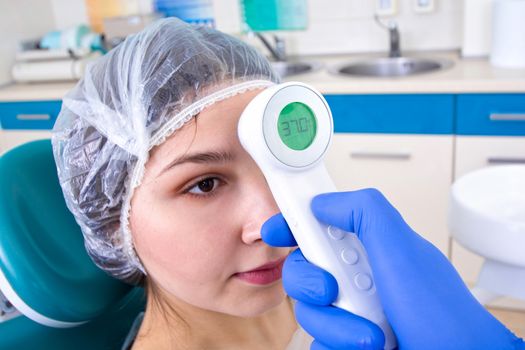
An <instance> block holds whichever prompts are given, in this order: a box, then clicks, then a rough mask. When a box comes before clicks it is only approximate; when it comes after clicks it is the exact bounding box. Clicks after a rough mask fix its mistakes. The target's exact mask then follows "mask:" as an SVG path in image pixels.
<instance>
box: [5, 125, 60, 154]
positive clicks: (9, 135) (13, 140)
mask: <svg viewBox="0 0 525 350" xmlns="http://www.w3.org/2000/svg"><path fill="white" fill-rule="evenodd" d="M50 138H51V131H50V130H0V154H3V153H4V152H7V151H8V150H10V149H11V148H14V147H16V146H19V145H21V144H24V143H26V142H29V141H34V140H42V139H50Z"/></svg>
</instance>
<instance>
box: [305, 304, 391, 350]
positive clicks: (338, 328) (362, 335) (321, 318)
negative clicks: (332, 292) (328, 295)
mask: <svg viewBox="0 0 525 350" xmlns="http://www.w3.org/2000/svg"><path fill="white" fill-rule="evenodd" d="M295 317H296V318H297V321H298V322H299V324H300V325H301V327H303V328H304V330H305V331H306V332H308V333H309V334H310V335H311V336H312V337H314V338H315V340H316V341H317V342H319V343H322V344H323V345H324V346H325V348H326V346H329V348H330V347H331V348H334V349H359V350H365V349H366V350H369V349H370V350H371V349H377V350H380V349H383V347H384V344H385V336H384V335H383V331H382V330H381V328H379V327H378V326H377V325H375V324H374V323H373V322H370V321H368V320H367V319H364V318H362V317H359V316H357V315H354V314H352V313H350V312H347V311H345V310H342V309H339V308H337V307H334V306H317V305H311V304H307V303H303V302H300V301H298V302H297V303H296V305H295ZM327 344H328V345H327ZM316 346H319V347H320V346H321V345H316ZM320 349H323V348H322V347H320Z"/></svg>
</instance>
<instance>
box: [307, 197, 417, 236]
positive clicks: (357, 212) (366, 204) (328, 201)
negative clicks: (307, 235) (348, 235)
mask: <svg viewBox="0 0 525 350" xmlns="http://www.w3.org/2000/svg"><path fill="white" fill-rule="evenodd" d="M311 209H312V212H313V214H314V216H315V217H316V218H317V220H319V221H321V222H323V223H325V224H328V225H333V226H336V227H339V228H340V229H343V230H345V231H349V232H354V233H356V234H357V236H358V237H360V238H361V236H362V234H363V233H366V232H367V231H371V230H374V231H375V230H376V229H377V228H379V229H380V230H379V231H381V232H383V231H386V232H389V231H388V230H384V228H385V225H386V226H390V225H392V224H403V225H405V226H407V227H408V225H406V223H405V222H404V220H403V218H402V217H401V215H400V214H399V212H398V211H397V210H396V209H395V208H394V207H393V206H392V205H391V204H390V202H389V201H388V200H387V199H386V198H385V197H384V196H383V194H382V193H381V192H379V191H378V190H376V189H374V188H367V189H364V190H358V191H350V192H333V193H323V194H320V195H318V196H315V197H314V198H313V199H312V203H311Z"/></svg>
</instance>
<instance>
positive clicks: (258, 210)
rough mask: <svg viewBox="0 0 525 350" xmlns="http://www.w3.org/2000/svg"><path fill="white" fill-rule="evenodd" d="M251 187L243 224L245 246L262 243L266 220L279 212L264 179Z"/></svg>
mask: <svg viewBox="0 0 525 350" xmlns="http://www.w3.org/2000/svg"><path fill="white" fill-rule="evenodd" d="M261 178H262V181H261V179H258V181H257V182H256V183H252V184H251V185H250V187H251V189H250V190H249V192H251V195H250V194H249V195H247V196H245V198H248V199H247V202H246V203H245V204H246V206H245V207H244V208H245V216H244V217H245V222H244V223H243V230H242V241H243V242H244V243H245V244H254V243H257V242H258V241H261V240H262V239H261V228H262V225H263V224H264V222H265V221H266V220H268V219H269V218H270V217H271V216H273V215H275V214H277V213H278V212H279V207H277V204H276V203H275V200H274V198H273V195H272V193H271V192H270V188H269V187H268V184H267V183H266V180H265V179H264V177H262V174H261Z"/></svg>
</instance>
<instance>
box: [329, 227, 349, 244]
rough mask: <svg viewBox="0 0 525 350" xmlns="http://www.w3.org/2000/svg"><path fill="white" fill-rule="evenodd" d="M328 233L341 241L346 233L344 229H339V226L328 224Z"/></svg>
mask: <svg viewBox="0 0 525 350" xmlns="http://www.w3.org/2000/svg"><path fill="white" fill-rule="evenodd" d="M328 234H329V235H330V237H331V238H332V239H335V240H336V241H339V240H341V239H343V238H345V235H346V233H345V232H344V231H343V230H340V229H338V228H337V227H333V226H328Z"/></svg>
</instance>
